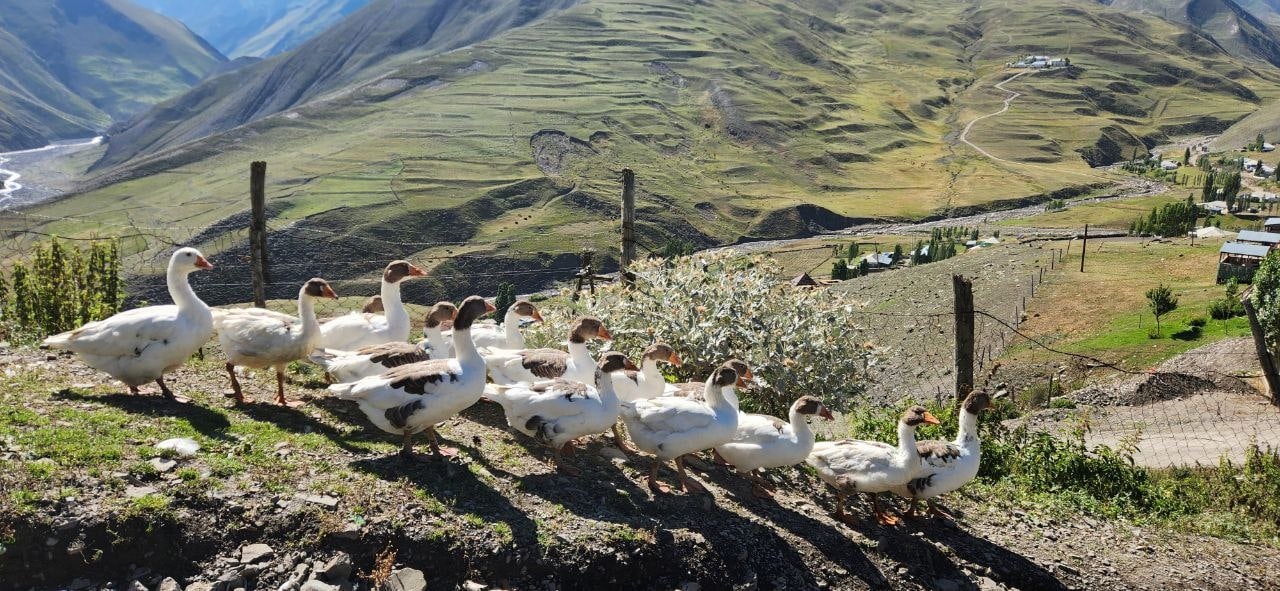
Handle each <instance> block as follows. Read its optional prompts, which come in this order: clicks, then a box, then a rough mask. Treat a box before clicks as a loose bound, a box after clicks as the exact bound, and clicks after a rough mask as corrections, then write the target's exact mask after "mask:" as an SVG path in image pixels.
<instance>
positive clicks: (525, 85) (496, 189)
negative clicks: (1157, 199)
mask: <svg viewBox="0 0 1280 591" xmlns="http://www.w3.org/2000/svg"><path fill="white" fill-rule="evenodd" d="M375 7H376V5H371V6H370V7H369V9H367V10H371V9H373V8H375ZM1051 10H1056V11H1057V12H1056V13H1055V14H1056V15H1057V16H1056V18H1054V19H1045V18H1044V17H1043V15H1044V14H1045V13H1046V12H1048V11H1051ZM1188 39H1191V40H1195V39H1199V40H1200V41H1201V43H1188ZM324 42H327V41H326V39H325V36H324V35H322V36H321V37H318V38H316V39H315V40H313V41H312V43H324ZM1180 44H1181V45H1180ZM1183 46H1186V47H1189V48H1190V49H1185V48H1184V47H1183ZM305 52H306V50H305V48H304V49H303V50H300V52H299V53H305ZM1031 52H1037V53H1039V52H1045V53H1051V54H1055V55H1059V54H1061V55H1069V56H1070V57H1071V59H1072V64H1073V66H1072V68H1070V69H1069V70H1059V71H1054V72H1042V73H1036V74H1029V75H1025V76H1023V77H1021V78H1019V79H1017V80H1014V81H1012V82H1010V83H1008V84H1007V85H1006V88H1008V89H1009V90H1010V91H1016V92H1020V93H1022V94H1021V96H1019V97H1018V98H1017V99H1015V100H1014V101H1013V103H1012V105H1011V110H1010V111H1009V112H1008V113H1005V114H1003V115H1000V116H998V117H991V118H987V119H984V120H982V121H979V122H978V123H977V124H975V125H974V126H973V129H972V130H971V131H970V133H969V134H968V138H967V139H969V140H970V141H971V142H973V143H974V144H975V145H977V146H982V147H984V149H985V150H987V151H988V152H989V153H990V154H991V155H992V156H994V157H996V158H999V159H1000V160H992V159H990V158H987V157H985V156H983V155H981V154H979V153H977V152H976V151H974V150H973V149H971V148H969V147H968V146H966V145H964V144H960V143H958V141H957V139H956V137H957V134H958V132H959V131H960V129H961V128H963V127H964V126H965V124H966V123H968V122H969V121H971V120H973V119H975V118H977V117H979V116H981V115H986V114H990V113H992V112H995V111H997V110H999V109H1000V107H1001V101H1002V100H1003V99H1004V98H1005V97H1006V96H1007V95H1008V93H1006V92H1001V91H999V90H997V89H994V88H993V85H994V84H996V83H997V82H1000V81H1002V80H1005V79H1006V78H1007V77H1008V76H1009V75H1010V74H1011V73H1010V72H1009V71H1008V70H1006V69H1005V68H1004V64H1005V62H1007V61H1010V60H1011V59H1012V58H1014V57H1016V56H1019V55H1024V54H1026V53H1031ZM285 57H287V56H285ZM277 59H280V58H277ZM1275 80H1276V74H1275V72H1274V71H1272V70H1270V69H1269V68H1267V67H1262V66H1251V65H1245V64H1242V63H1241V62H1239V61H1237V60H1236V59H1234V58H1232V57H1231V56H1229V55H1228V54H1226V53H1225V52H1223V51H1222V50H1221V49H1219V48H1217V47H1216V46H1215V45H1213V44H1212V43H1209V42H1207V41H1205V40H1203V39H1202V38H1200V37H1196V36H1195V34H1193V33H1189V32H1187V31H1186V30H1185V29H1182V28H1179V27H1177V26H1176V25H1173V24H1171V23H1168V22H1166V21H1162V20H1159V19H1155V18H1146V17H1144V18H1137V17H1133V16H1129V15H1126V14H1123V13H1121V12H1119V11H1116V10H1112V9H1109V8H1106V7H1103V6H1100V5H1098V4H1096V3H1093V2H1083V1H1082V2H1076V3H1073V4H1071V5H1069V6H1066V7H1061V6H1059V5H1058V4H1057V3H1049V2H1031V3H1028V4H1016V5H1010V6H1008V7H1006V6H1005V5H1004V4H1003V3H1000V4H988V3H986V2H973V3H954V4H946V5H943V6H936V5H933V4H928V5H926V4H925V3H922V2H920V3H917V2H896V3H894V5H893V6H891V7H890V6H888V5H885V6H881V7H880V9H879V10H877V9H873V8H871V7H868V6H862V5H844V4H843V3H835V2H825V1H820V0H808V1H806V2H804V3H800V4H792V5H787V6H780V5H775V4H768V3H763V2H754V1H753V2H743V3H740V4H738V5H735V10H733V11H725V10H721V9H718V8H716V7H714V6H711V5H703V4H688V5H686V4H675V3H671V2H657V1H655V2H649V3H644V4H636V3H631V2H626V3H624V2H619V1H614V0H590V1H588V2H585V3H583V4H581V5H578V6H575V7H573V8H571V9H568V10H566V11H563V12H561V13H557V14H554V15H552V16H550V17H548V18H546V19H544V20H541V21H537V22H535V23H533V24H531V25H529V26H526V27H523V28H519V29H515V30H512V31H510V32H508V33H506V34H503V35H499V36H497V37H494V38H492V39H490V40H489V41H486V42H483V43H479V44H477V45H475V46H471V47H467V48H464V49H462V50H459V51H454V52H451V53H447V54H442V55H437V56H434V57H431V58H429V59H425V60H421V61H416V62H414V63H411V64H408V65H404V66H401V67H400V68H399V69H397V70H396V71H394V72H392V73H390V74H387V75H385V76H384V77H381V78H377V79H375V80H372V81H370V82H368V83H365V84H363V85H357V86H356V87H355V88H353V89H351V90H348V91H345V92H335V93H330V94H327V95H325V97H324V100H322V101H315V102H312V103H310V104H307V105H303V106H298V107H293V108H290V109H288V110H286V111H284V112H283V113H280V114H277V115H274V116H269V117H264V118H262V119H260V120H258V121H256V122H254V123H251V124H248V125H245V126H242V127H240V128H236V129H233V130H231V131H228V132H225V133H221V134H216V135H214V136H212V137H210V138H207V139H204V140H200V141H197V142H192V143H187V144H183V145H181V146H179V147H177V148H173V149H169V150H164V151H160V152H159V153H157V154H156V155H154V156H149V157H146V158H141V159H136V160H134V161H132V162H131V163H130V164H129V165H128V166H126V167H121V168H117V169H113V170H107V171H104V172H103V173H102V176H100V177H99V178H98V179H97V182H98V183H99V184H98V186H97V187H98V188H96V189H95V190H92V191H89V192H87V193H85V194H82V195H78V196H75V197H72V198H69V199H66V200H63V201H60V202H57V203H53V204H48V205H45V206H43V207H40V208H39V209H38V210H37V212H36V213H40V214H43V215H51V216H77V215H83V214H85V213H86V212H88V211H90V210H91V211H92V212H93V215H94V217H95V219H97V220H100V221H102V222H103V223H129V221H130V220H132V221H133V223H138V224H143V225H148V226H164V225H165V224H174V223H175V220H180V225H183V226H194V227H203V226H208V225H211V224H216V223H224V224H231V223H232V222H233V221H234V220H237V219H243V218H242V217H236V216H242V212H243V211H244V210H245V208H246V207H247V203H246V200H245V199H243V197H239V196H242V195H243V194H244V186H245V178H244V177H245V170H246V169H247V164H248V162H249V161H250V160H253V159H256V158H264V159H267V160H269V161H270V182H269V187H268V191H269V198H270V199H271V204H272V209H271V211H272V215H273V216H275V221H274V222H273V227H278V228H285V227H288V228H289V231H290V233H291V234H290V235H291V236H297V237H299V238H298V239H296V240H294V239H292V238H289V239H288V240H286V239H284V238H282V239H281V241H280V242H279V243H278V244H277V246H278V248H280V249H281V250H282V251H283V252H285V253H286V254H285V256H294V253H303V252H305V253H306V254H307V255H308V256H309V257H311V258H312V259H320V260H325V259H327V260H330V261H348V260H352V261H369V260H371V259H380V258H383V257H389V256H410V255H412V256H415V257H420V258H427V257H446V256H456V255H458V254H460V253H463V252H466V253H468V254H469V256H472V257H474V258H473V259H471V260H469V261H467V262H466V263H461V262H455V263H453V264H451V265H446V266H445V267H443V268H442V270H441V271H438V272H437V273H438V274H439V275H458V274H459V273H457V272H458V271H459V270H462V269H465V270H477V271H479V270H483V271H485V272H489V271H518V270H521V269H524V268H526V265H533V264H540V265H542V266H555V267H562V266H565V265H566V264H571V263H572V262H574V261H576V259H575V258H573V257H572V256H571V253H572V252H573V251H574V250H576V249H577V248H578V247H580V246H584V245H594V246H597V247H604V248H608V247H611V246H612V245H613V244H614V243H615V242H616V237H615V235H614V234H612V233H611V232H613V231H614V230H613V228H615V227H616V226H613V225H611V224H612V222H609V221H608V220H612V219H613V218H614V217H616V211H617V205H616V203H617V201H616V197H615V195H617V192H618V184H617V179H618V174H619V170H620V169H621V168H622V167H624V166H629V167H631V168H633V169H635V170H636V172H637V176H638V178H639V179H640V180H639V186H640V197H641V198H640V206H639V220H640V229H639V235H640V237H641V243H642V246H643V247H644V248H650V249H660V248H661V247H662V243H663V242H664V240H665V239H666V238H667V237H668V236H672V235H675V236H679V237H681V238H684V239H686V240H689V241H691V242H694V243H695V244H700V245H709V244H713V243H723V242H729V241H733V240H736V239H740V238H743V237H785V236H795V235H803V234H808V233H810V232H812V230H813V228H814V227H828V228H831V227H839V226H844V225H847V224H848V223H850V222H851V221H853V220H854V219H855V218H865V217H903V218H905V217H923V216H928V215H932V214H936V213H938V212H940V211H944V210H947V209H948V208H954V207H960V206H965V207H985V206H990V204H991V203H993V202H996V201H999V200H1005V199H1021V198H1024V197H1027V196H1032V195H1043V194H1046V193H1049V192H1052V191H1057V190H1060V189H1063V188H1067V187H1077V186H1081V185H1091V184H1096V183H1105V182H1108V180H1109V179H1108V177H1107V176H1106V175H1105V174H1101V173H1098V172H1096V171H1093V170H1090V169H1089V168H1088V167H1087V166H1086V164H1085V161H1084V159H1083V158H1082V152H1083V154H1084V155H1087V156H1088V157H1089V158H1090V159H1092V160H1093V161H1095V162H1109V161H1112V160H1114V159H1117V158H1122V157H1127V156H1128V155H1129V154H1130V153H1131V152H1132V150H1133V149H1135V148H1139V149H1140V148H1141V147H1142V143H1141V142H1143V141H1145V142H1148V143H1154V142H1157V141H1161V140H1162V139H1163V138H1167V137H1168V136H1171V135H1177V134H1181V133H1192V132H1196V131H1197V130H1206V129H1207V130H1214V129H1221V128H1223V127H1225V126H1226V125H1228V124H1230V123H1231V122H1232V121H1234V120H1236V119H1238V118H1240V117H1243V116H1244V115H1246V114H1247V113H1249V112H1251V111H1252V110H1254V109H1255V108H1256V107H1257V105H1258V103H1259V102H1260V101H1263V100H1265V99H1266V98H1269V97H1271V96H1274V94H1275V90H1274V89H1275V88H1276V85H1275ZM233 81H234V82H236V83H239V81H238V80H237V79H236V78H235V75H234V74H233V75H231V76H224V77H222V78H219V79H217V80H215V81H213V83H219V84H230V83H232V82H233ZM206 87H207V85H206ZM193 97H194V95H190V96H188V97H187V99H191V98H193ZM187 99H184V100H187ZM161 113H166V111H165V110H164V109H161V110H158V111H156V112H153V113H152V116H153V117H156V118H172V119H175V120H184V121H185V119H184V116H183V114H181V113H167V114H165V115H163V117H161V116H160V115H159V114H161ZM116 139H120V138H119V136H117V138H116ZM815 206H817V207H815ZM126 212H127V216H126ZM235 223H236V224H242V223H243V222H235ZM78 229H79V228H78V227H77V226H76V225H74V224H70V223H54V224H50V225H49V227H48V230H49V231H58V232H74V231H77V230H78ZM175 232H176V231H175ZM180 234H181V235H177V234H175V238H176V239H179V240H186V239H188V238H190V237H191V236H192V234H191V233H190V232H184V233H180ZM219 235H220V234H219V233H218V232H213V233H211V234H205V235H201V236H200V239H201V240H204V241H206V246H207V247H209V248H215V247H216V248H219V249H222V248H226V249H228V253H229V254H230V255H232V256H237V255H238V254H239V253H241V252H242V250H243V245H242V243H241V242H239V240H240V238H239V237H235V236H232V238H229V239H228V240H230V241H231V242H232V243H234V245H233V246H225V247H224V246H221V244H222V243H221V242H218V241H216V240H215V238H217V237H218V236H219ZM301 237H306V238H308V239H310V240H311V241H315V240H321V239H322V240H324V246H323V247H322V248H320V249H319V250H318V251H316V252H315V253H314V254H313V253H312V252H311V251H310V249H313V248H315V247H314V244H313V243H312V242H308V241H307V240H304V239H303V238H301ZM441 242H449V243H458V242H466V243H468V245H467V246H466V247H461V248H460V247H458V246H455V245H442V246H434V247H433V246H431V244H434V243H441ZM642 252H643V250H642ZM566 257H568V258H567V259H566ZM309 260H310V259H309ZM374 266H375V265H374V264H373V263H371V262H364V263H362V265H361V266H360V267H359V268H357V267H356V266H351V267H342V266H337V265H323V266H322V265H320V264H319V263H317V264H315V265H313V266H311V267H303V268H300V269H297V274H296V275H295V274H286V273H283V271H282V273H281V274H279V275H278V276H279V277H280V278H281V281H285V280H286V279H287V280H288V281H293V280H294V279H298V278H303V279H305V277H303V276H302V275H301V274H302V273H304V272H305V273H314V272H316V271H323V272H325V273H326V274H327V275H329V276H342V274H344V273H351V274H361V275H367V274H368V273H369V269H370V268H373V267H374ZM306 276H307V277H309V276H311V275H306ZM444 283H446V284H447V283H448V281H444ZM448 287H449V286H448V285H444V286H443V288H445V289H447V288H448ZM491 287H492V286H491V285H490V283H489V282H488V280H487V279H479V278H477V280H476V282H475V283H474V288H475V289H485V288H491ZM523 287H530V288H531V287H535V285H532V284H529V285H525V286H523ZM293 290H296V287H290V288H289V289H288V290H287V291H288V292H292V291H293ZM291 295H292V294H291V293H286V291H282V292H281V295H280V296H279V297H290V296H291Z"/></svg>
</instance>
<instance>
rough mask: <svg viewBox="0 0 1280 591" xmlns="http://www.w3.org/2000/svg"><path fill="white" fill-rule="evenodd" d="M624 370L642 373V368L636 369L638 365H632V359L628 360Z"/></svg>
mask: <svg viewBox="0 0 1280 591" xmlns="http://www.w3.org/2000/svg"><path fill="white" fill-rule="evenodd" d="M622 369H626V370H630V371H640V368H639V367H636V364H634V363H632V362H631V360H630V359H628V360H627V362H626V363H624V364H622Z"/></svg>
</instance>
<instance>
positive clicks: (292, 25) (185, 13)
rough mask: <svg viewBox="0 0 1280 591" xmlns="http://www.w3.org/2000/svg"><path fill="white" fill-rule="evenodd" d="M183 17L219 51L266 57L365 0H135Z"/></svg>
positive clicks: (305, 37) (298, 41)
mask: <svg viewBox="0 0 1280 591" xmlns="http://www.w3.org/2000/svg"><path fill="white" fill-rule="evenodd" d="M135 1H136V2H138V3H139V4H141V5H143V6H146V7H147V8H150V9H152V10H154V11H156V12H159V13H161V14H164V15H167V16H169V17H171V18H174V19H177V20H179V21H182V22H183V23H186V24H187V26H189V27H191V29H192V30H194V31H196V32H197V33H198V34H199V35H200V36H202V37H204V38H205V39H207V40H209V42H210V43H212V44H213V45H214V46H216V47H217V48H218V50H219V51H221V52H222V53H223V54H224V55H226V56H228V57H231V58H238V57H259V58H261V57H269V56H272V55H276V54H279V53H284V52H285V51H288V50H290V49H293V48H295V47H297V46H298V45H301V44H302V43H303V42H305V41H307V40H308V39H310V38H311V37H314V36H315V35H317V34H319V33H321V32H323V31H324V30H326V29H328V28H329V27H331V26H333V25H334V24H335V23H337V22H338V21H340V20H342V19H343V18H344V17H346V16H347V15H349V14H351V13H352V12H355V11H356V10H358V9H360V8H361V7H363V6H364V5H365V4H367V3H368V2H369V0H220V1H219V2H192V1H190V0H135Z"/></svg>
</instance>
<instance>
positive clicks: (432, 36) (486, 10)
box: [101, 0, 574, 166]
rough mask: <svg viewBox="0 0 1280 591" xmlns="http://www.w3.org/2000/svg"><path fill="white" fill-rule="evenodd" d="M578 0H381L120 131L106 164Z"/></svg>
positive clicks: (200, 134) (485, 36) (466, 42)
mask: <svg viewBox="0 0 1280 591" xmlns="http://www.w3.org/2000/svg"><path fill="white" fill-rule="evenodd" d="M573 2H574V0H537V1H534V2H517V1H515V0H483V1H477V2H469V1H463V0H431V1H429V2H416V3H404V2H399V1H396V0H379V1H377V2H374V3H373V4H371V5H370V6H368V7H366V8H365V9H363V10H361V11H359V12H357V13H356V14H354V15H352V16H351V17H350V18H348V19H345V20H343V21H342V22H340V23H339V24H337V25H336V26H334V27H333V28H332V29H330V30H328V31H326V32H325V33H324V34H322V35H320V36H319V37H316V38H315V39H312V40H311V41H308V42H307V43H306V44H305V45H303V46H302V47H300V48H298V50H296V51H293V52H290V53H288V54H286V55H282V56H278V57H277V58H273V59H268V60H264V61H262V62H259V63H256V64H252V65H249V66H246V67H244V68H240V69H238V70H234V71H232V72H230V73H228V74H225V75H222V76H218V77H215V78H213V79H211V80H208V81H206V82H205V83H203V84H201V85H199V86H198V87H196V88H194V89H192V90H191V91H190V92H188V93H187V94H185V95H183V96H180V97H177V98H175V99H173V100H171V101H167V102H165V103H163V104H161V105H159V106H158V107H157V108H155V109H153V110H152V111H151V112H149V113H147V114H145V115H143V116H141V117H139V118H138V119H136V120H134V121H133V122H131V123H130V124H129V125H128V126H127V127H125V128H124V129H122V130H120V131H119V132H118V133H115V134H113V136H114V137H113V139H112V142H111V145H110V147H109V148H108V150H107V155H106V156H105V157H104V158H103V162H102V163H101V164H102V165H103V166H105V165H117V164H121V163H124V162H126V161H128V160H129V159H131V158H135V157H137V156H139V155H143V154H150V153H153V152H155V151H157V150H160V149H164V148H167V147H172V146H175V145H177V144H181V143H183V142H187V141H190V140H194V139H198V138H201V137H205V136H207V135H210V134H214V133H218V132H221V131H225V130H227V129H231V128H233V127H236V126H238V125H241V124H244V123H248V122H250V121H254V120H257V119H260V118H262V117H265V116H268V115H272V114H275V113H279V112H281V111H284V110H286V109H289V108H292V107H295V106H298V105H301V104H303V103H306V102H309V101H313V100H316V99H318V98H320V97H322V96H324V95H325V94H327V93H330V92H334V91H337V90H340V89H342V88H345V87H346V86H348V85H350V84H352V83H354V82H357V81H359V80H361V79H365V78H368V77H369V76H370V75H371V74H372V73H373V72H378V73H381V72H385V71H387V70H388V69H390V68H392V67H393V66H394V65H396V64H400V63H405V62H407V61H410V60H415V59H420V58H423V57H425V56H429V55H432V54H435V53H440V52H445V51H450V50H454V49H457V48H460V47H464V46H466V45H470V44H472V43H477V42H480V41H483V40H486V39H488V38H490V37H492V36H493V35H495V34H498V33H501V32H502V31H504V30H506V29H508V28H510V27H513V26H519V25H522V24H525V23H527V22H529V21H530V20H533V19H535V18H538V17H540V16H542V15H543V14H545V13H546V12H548V11H551V10H555V9H557V8H560V7H563V6H567V5H571V4H573Z"/></svg>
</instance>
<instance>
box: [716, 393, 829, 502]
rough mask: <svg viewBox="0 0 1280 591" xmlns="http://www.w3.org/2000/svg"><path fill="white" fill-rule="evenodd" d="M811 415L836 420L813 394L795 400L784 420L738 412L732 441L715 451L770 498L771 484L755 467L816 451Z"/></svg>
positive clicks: (800, 458)
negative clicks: (810, 423)
mask: <svg viewBox="0 0 1280 591" xmlns="http://www.w3.org/2000/svg"><path fill="white" fill-rule="evenodd" d="M812 416H820V417H822V418H824V419H827V420H828V421H830V420H832V419H833V417H832V416H831V411H830V410H828V409H827V407H826V406H825V405H823V404H822V401H821V400H818V399H817V398H814V397H812V396H801V397H800V398H799V399H798V400H796V401H795V402H794V403H792V405H791V412H790V413H789V414H788V415H787V418H788V422H785V423H784V422H782V421H781V420H780V419H777V418H774V417H771V416H769V415H761V414H749V413H739V414H738V430H737V432H736V433H735V434H734V436H733V441H730V442H728V443H725V444H723V445H717V446H716V451H717V452H719V454H720V457H722V458H724V460H725V461H727V462H729V463H730V464H732V465H733V467H734V468H736V469H737V470H738V472H740V473H741V474H743V475H744V476H746V477H747V478H748V479H749V480H751V492H753V493H755V495H756V496H759V497H765V498H768V497H771V496H773V495H771V494H769V491H768V487H769V486H770V485H769V483H768V482H767V481H765V480H764V479H763V478H760V476H759V475H757V474H756V473H755V472H756V470H759V469H762V468H781V467H783V466H792V465H795V464H799V463H802V462H804V459H805V458H806V457H808V456H809V452H810V451H812V450H813V440H814V433H813V428H812V427H810V426H809V417H812Z"/></svg>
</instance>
